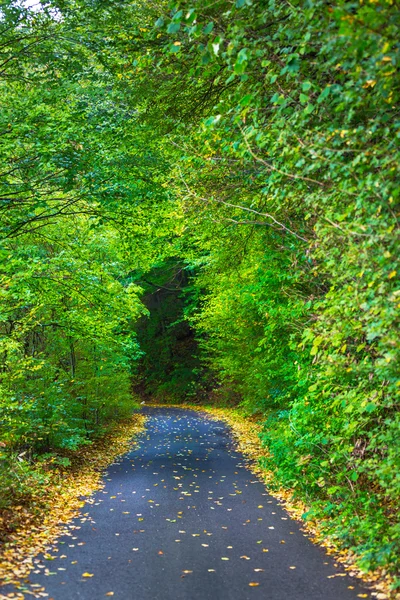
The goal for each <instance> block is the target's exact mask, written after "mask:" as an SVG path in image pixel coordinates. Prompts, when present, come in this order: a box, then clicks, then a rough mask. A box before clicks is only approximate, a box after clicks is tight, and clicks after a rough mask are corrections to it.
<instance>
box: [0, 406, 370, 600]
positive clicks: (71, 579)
mask: <svg viewBox="0 0 400 600" xmlns="http://www.w3.org/2000/svg"><path fill="white" fill-rule="evenodd" d="M144 412H145V413H146V414H147V415H148V417H149V420H148V423H147V430H146V432H145V433H144V434H143V435H142V436H141V438H140V439H139V445H138V447H136V448H135V449H134V450H132V451H131V452H130V453H129V454H127V455H125V456H124V457H123V458H121V459H120V460H119V461H117V462H115V463H113V464H112V465H110V467H109V468H108V470H107V472H106V473H105V487H104V489H102V490H100V491H99V492H97V493H96V494H95V496H94V497H93V498H92V499H91V500H90V501H89V502H88V503H86V504H85V507H84V508H83V509H82V511H81V514H80V516H79V517H77V518H76V519H75V520H74V521H73V522H71V523H70V525H69V534H68V535H64V536H63V537H61V538H60V539H59V540H58V542H57V543H56V546H55V552H53V553H52V554H53V555H54V556H56V558H55V559H54V560H51V561H49V560H46V559H44V558H43V557H38V558H37V559H36V568H35V570H34V572H32V573H31V576H30V586H29V588H30V589H31V590H32V589H36V590H37V591H39V590H41V589H42V588H43V587H44V588H45V592H42V593H46V594H48V596H42V597H45V598H47V599H48V600H51V599H53V600H78V599H79V600H100V599H102V598H107V597H113V598H114V600H247V599H248V600H354V599H356V598H359V597H363V598H370V597H371V596H370V593H369V592H368V591H367V590H365V589H363V588H362V587H360V585H359V583H357V581H355V580H354V579H353V578H351V577H350V576H348V575H347V574H345V572H344V571H343V570H342V569H341V567H340V566H337V565H335V563H334V560H333V559H332V558H331V557H328V556H327V555H326V553H325V552H324V550H323V549H322V548H320V547H318V546H315V545H314V544H312V543H311V542H310V540H309V539H308V538H307V537H306V536H305V535H304V533H302V531H301V530H300V525H299V524H298V523H297V522H296V521H293V520H291V519H290V517H289V515H288V514H287V513H286V512H285V510H284V509H283V508H282V507H281V506H280V505H279V501H277V500H276V499H275V498H273V497H272V496H270V495H269V494H268V493H267V490H266V488H265V486H264V484H262V483H261V482H260V481H258V480H257V478H256V477H255V476H254V475H253V474H252V473H251V472H250V471H249V470H248V469H247V468H246V466H245V460H244V458H243V456H242V455H241V454H240V453H238V452H237V451H235V449H234V448H233V445H232V441H231V438H230V435H229V430H228V428H227V427H226V426H225V425H224V424H223V423H221V422H217V421H213V420H211V419H209V418H207V416H206V415H202V414H199V413H196V412H193V411H188V410H183V409H175V408H146V409H145V411H144ZM32 584H33V588H32V587H31V585H32ZM0 592H1V588H0ZM31 597H32V596H28V595H27V596H26V598H31Z"/></svg>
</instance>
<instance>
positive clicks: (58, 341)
mask: <svg viewBox="0 0 400 600" xmlns="http://www.w3.org/2000/svg"><path fill="white" fill-rule="evenodd" d="M60 15H61V16H62V18H60ZM1 19H2V21H3V22H4V32H5V43H4V44H3V45H2V46H1V48H0V53H1V59H2V63H3V67H2V68H3V71H2V72H1V73H0V75H1V77H2V79H1V81H0V98H1V102H2V107H3V110H2V112H1V115H0V133H1V150H0V151H1V156H2V163H3V165H4V168H3V169H2V174H1V177H0V183H1V191H0V194H1V195H0V201H1V208H0V210H1V211H2V212H1V232H2V240H1V246H0V252H1V256H2V265H3V266H2V268H1V277H2V283H3V288H2V300H3V302H2V307H3V308H2V312H1V332H2V341H1V344H2V346H1V347H2V359H1V360H2V362H1V364H2V367H1V368H2V372H1V385H2V390H3V391H2V394H3V395H2V398H3V400H2V401H3V407H4V416H3V417H2V419H3V421H2V426H3V429H4V430H5V429H6V427H7V432H8V433H7V444H10V445H11V446H12V448H14V449H18V451H20V450H22V449H23V448H25V446H27V447H30V448H32V447H33V448H35V450H36V451H37V450H40V449H41V450H45V449H46V448H48V447H66V446H68V447H74V446H76V445H79V444H81V443H83V442H84V441H85V440H86V439H87V436H88V435H90V432H92V431H94V430H95V429H96V428H97V427H98V426H100V422H101V421H102V420H104V421H106V420H107V419H109V418H110V417H111V416H112V415H114V414H116V413H122V412H123V410H124V408H123V406H124V405H125V403H126V402H129V400H128V397H129V385H130V380H129V377H130V375H131V374H132V372H133V373H134V381H135V385H137V386H139V387H140V388H141V389H142V390H143V389H144V390H145V391H147V392H148V393H151V394H156V395H157V396H158V397H164V398H167V397H168V398H171V397H179V399H184V398H186V397H193V394H194V393H195V391H196V390H197V393H198V394H200V395H201V394H205V393H211V395H212V396H213V397H218V396H219V397H224V398H226V399H228V400H231V401H232V400H237V399H239V401H241V402H242V403H243V404H244V406H245V407H246V410H247V411H248V412H249V413H262V414H265V419H266V424H265V433H264V435H263V440H264V442H265V444H266V445H267V446H268V447H269V450H270V456H271V458H270V460H269V461H268V465H267V466H268V467H269V468H271V469H273V470H274V471H275V473H276V477H277V480H278V481H280V482H281V483H283V484H285V485H287V486H290V487H293V488H294V489H295V490H296V493H297V494H299V495H301V496H302V497H303V498H305V499H306V500H307V502H308V503H309V505H310V507H311V508H310V511H311V513H312V514H315V515H318V516H319V518H322V519H323V520H324V524H325V525H324V526H325V527H326V531H327V532H329V533H330V534H331V535H335V536H336V537H340V538H342V540H343V541H344V543H345V544H347V545H348V546H350V547H352V548H354V549H356V550H357V551H358V553H359V554H360V555H361V558H362V561H363V565H364V566H366V567H368V568H371V567H374V566H379V565H381V566H385V567H386V568H390V569H391V570H392V571H394V569H395V564H396V561H395V555H396V552H397V555H398V543H399V534H398V524H397V522H396V518H395V507H396V503H398V499H399V492H400V482H399V479H398V472H399V452H398V438H399V433H400V432H399V420H398V412H397V404H398V394H399V386H398V364H399V344H398V337H396V335H395V333H396V332H397V330H398V308H399V290H398V272H399V266H398V256H397V253H396V248H397V243H398V225H397V211H398V193H399V188H398V185H397V169H396V165H397V164H398V162H399V137H400V132H399V125H400V122H399V118H398V109H397V105H398V101H399V78H398V63H399V56H400V52H399V37H400V36H399V22H400V19H399V11H398V6H397V4H396V3H395V2H390V1H386V0H374V1H364V2H361V1H360V2H358V1H356V2H348V1H347V0H338V1H337V2H336V3H335V4H327V3H326V2H324V1H323V0H313V1H304V2H303V1H293V2H280V1H277V0H261V1H260V2H254V1H252V0H237V1H236V2H230V1H229V2H228V1H227V0H220V1H217V2H213V3H209V2H206V1H205V0H194V1H193V2H192V3H190V4H188V3H187V2H186V1H184V0H182V1H173V2H167V1H164V0H162V1H161V0H160V1H159V2H158V3H126V2H123V1H121V2H119V1H118V2H111V1H110V2H108V1H106V2H102V3H93V2H87V1H86V0H60V1H53V2H50V3H49V4H46V5H43V6H42V7H41V9H40V10H38V9H37V10H36V11H32V10H30V9H27V8H23V7H21V6H20V5H19V3H16V2H8V3H6V6H5V7H4V8H2V9H1ZM17 33H18V35H16V34H17ZM66 33H68V35H66ZM20 34H21V35H20ZM33 42H34V44H33ZM32 44H33V45H32ZM33 48H34V50H33ZM17 58H18V60H16V59H17ZM60 83H62V85H60ZM6 84H7V85H6ZM178 273H180V275H179V277H178V276H177V274H178ZM138 286H140V288H141V289H142V291H140V289H138ZM164 288H169V291H167V290H165V289H164ZM140 294H143V301H144V304H145V305H146V306H147V308H148V312H149V315H150V319H149V320H147V321H146V320H145V318H144V317H141V318H140V320H138V319H139V316H140V315H143V314H144V313H145V312H146V309H145V308H144V306H143V305H142V304H140V302H139V296H140ZM136 334H137V335H136ZM137 339H139V341H140V345H141V349H139V347H138V343H137ZM143 353H144V354H143ZM140 357H141V360H140V368H139V370H137V369H135V367H134V365H135V364H136V363H137V361H138V359H139V358H140ZM132 367H133V368H132Z"/></svg>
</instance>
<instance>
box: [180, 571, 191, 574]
mask: <svg viewBox="0 0 400 600" xmlns="http://www.w3.org/2000/svg"><path fill="white" fill-rule="evenodd" d="M182 573H185V574H188V573H193V571H182Z"/></svg>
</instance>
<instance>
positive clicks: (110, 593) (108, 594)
mask: <svg viewBox="0 0 400 600" xmlns="http://www.w3.org/2000/svg"><path fill="white" fill-rule="evenodd" d="M106 596H114V592H107V594H106Z"/></svg>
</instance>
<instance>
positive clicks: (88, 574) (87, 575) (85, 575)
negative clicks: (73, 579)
mask: <svg viewBox="0 0 400 600" xmlns="http://www.w3.org/2000/svg"><path fill="white" fill-rule="evenodd" d="M82 577H93V573H82Z"/></svg>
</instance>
